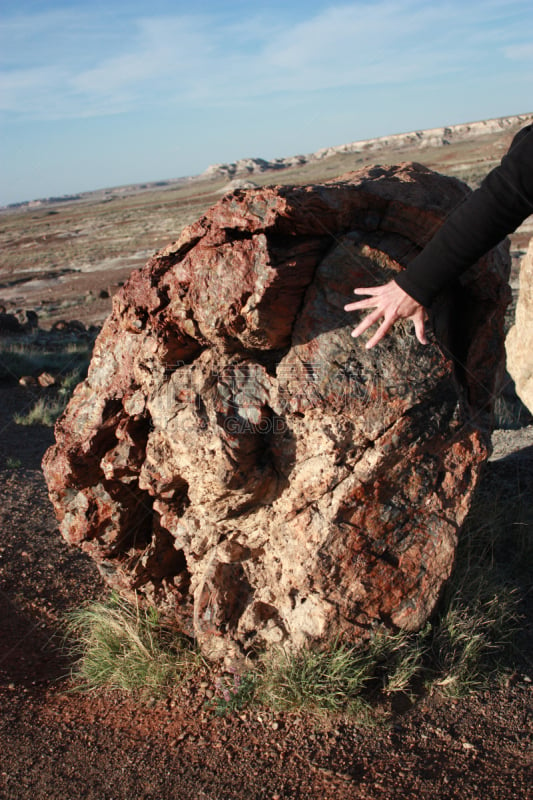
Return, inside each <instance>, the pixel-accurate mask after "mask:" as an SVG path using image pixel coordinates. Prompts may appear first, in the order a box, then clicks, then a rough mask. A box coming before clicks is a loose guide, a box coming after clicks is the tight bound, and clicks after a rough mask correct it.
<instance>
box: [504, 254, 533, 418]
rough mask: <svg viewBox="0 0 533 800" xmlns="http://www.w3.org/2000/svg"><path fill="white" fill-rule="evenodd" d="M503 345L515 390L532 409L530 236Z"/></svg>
mask: <svg viewBox="0 0 533 800" xmlns="http://www.w3.org/2000/svg"><path fill="white" fill-rule="evenodd" d="M505 349H506V350H507V369H508V371H509V374H510V375H511V377H512V378H513V380H514V382H515V386H516V393H517V395H518V396H519V397H520V399H521V400H522V402H523V403H524V405H525V406H527V407H528V409H529V410H530V411H531V412H533V239H531V241H530V243H529V249H528V251H527V253H526V255H525V256H524V258H523V260H522V265H521V267H520V292H519V295H518V303H517V306H516V317H515V324H514V325H513V327H512V328H511V330H510V331H509V333H508V335H507V340H506V342H505Z"/></svg>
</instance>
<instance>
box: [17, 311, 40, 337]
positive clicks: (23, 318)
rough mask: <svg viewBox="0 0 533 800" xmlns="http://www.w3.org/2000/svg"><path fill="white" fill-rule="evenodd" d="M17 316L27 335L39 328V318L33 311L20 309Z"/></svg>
mask: <svg viewBox="0 0 533 800" xmlns="http://www.w3.org/2000/svg"><path fill="white" fill-rule="evenodd" d="M15 316H16V318H17V319H18V321H19V322H20V324H21V325H22V327H23V328H24V330H25V331H26V332H27V333H29V332H31V331H35V330H37V328H38V327H39V317H38V315H37V312H36V311H33V309H26V308H18V309H17V310H16V311H15Z"/></svg>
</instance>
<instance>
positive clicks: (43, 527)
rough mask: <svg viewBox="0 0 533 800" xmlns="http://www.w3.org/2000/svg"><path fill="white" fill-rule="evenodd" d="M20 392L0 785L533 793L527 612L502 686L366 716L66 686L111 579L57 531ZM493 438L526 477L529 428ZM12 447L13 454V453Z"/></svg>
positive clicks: (3, 627) (1, 595)
mask: <svg viewBox="0 0 533 800" xmlns="http://www.w3.org/2000/svg"><path fill="white" fill-rule="evenodd" d="M29 400H30V398H29V396H28V390H26V389H22V388H19V387H17V386H16V385H11V386H4V388H2V389H1V390H0V409H1V413H0V428H1V430H2V439H1V446H0V457H1V462H2V466H3V468H2V470H1V473H0V475H1V481H0V487H1V488H0V494H1V499H0V503H1V506H0V507H1V511H0V515H1V520H2V540H1V543H0V708H1V711H0V741H1V743H2V746H1V748H0V797H2V798H5V800H30V798H31V800H45V798H46V800H52V799H55V798H57V800H65V799H66V798H76V797H80V796H83V797H85V798H87V800H122V798H123V799H124V800H126V799H127V800H138V799H139V800H140V799H141V798H143V800H167V799H168V800H170V799H172V800H173V799H174V798H176V800H177V799H178V798H179V800H189V799H190V800H230V799H231V800H260V798H269V799H270V800H275V798H286V799H287V800H289V798H291V799H292V798H302V800H303V799H304V798H305V800H344V799H345V798H348V799H350V798H354V800H355V798H358V799H359V798H360V799H361V800H363V798H364V799H365V800H382V799H383V800H391V799H396V798H397V799H398V800H411V798H415V797H416V798H418V800H435V798H440V799H442V800H447V799H448V798H449V799H450V800H451V798H457V799H458V800H459V799H460V800H470V799H471V800H479V799H480V798H487V800H489V799H490V800H525V799H526V798H528V797H531V796H533V795H532V794H531V786H532V785H533V784H532V781H531V779H532V778H533V759H532V752H533V721H532V716H531V712H532V710H533V709H532V694H533V691H532V687H533V684H532V682H531V678H532V670H531V667H532V664H533V630H532V629H531V626H529V627H526V630H525V632H524V633H523V635H522V638H521V640H520V643H519V645H520V650H521V652H520V654H518V656H517V663H516V666H515V669H514V671H512V672H511V673H510V674H509V676H508V678H507V680H506V681H505V683H504V685H503V686H498V685H494V686H492V687H490V688H489V689H488V690H486V691H484V692H482V693H481V694H478V695H475V696H472V697H470V698H467V699H461V700H450V699H443V698H440V697H439V696H438V695H430V696H421V697H419V698H418V699H417V700H416V701H412V700H410V699H409V698H407V697H402V698H396V699H395V700H394V701H391V702H390V703H388V702H385V703H383V702H382V703H381V705H380V706H379V707H378V708H376V710H375V712H374V713H373V714H372V722H371V723H369V722H368V721H366V722H365V721H364V720H361V721H353V720H349V719H344V718H331V719H328V720H323V721H317V720H316V719H313V718H310V717H306V716H296V715H289V714H281V715H273V714H272V713H269V712H264V711H258V710H254V711H251V710H248V711H245V712H244V713H242V712H241V713H233V714H229V715H228V716H225V717H218V716H216V715H214V713H213V712H212V711H211V710H209V709H208V708H207V704H206V691H207V689H208V685H207V682H206V680H205V678H206V676H205V675H198V677H197V679H196V680H195V681H194V682H193V684H192V686H189V687H188V688H187V689H186V690H185V692H184V691H183V690H179V689H178V690H177V691H176V693H175V694H174V695H173V696H171V697H168V698H165V699H160V700H155V699H152V700H148V701H143V702H141V701H139V700H133V699H128V698H127V697H126V696H122V695H119V694H113V695H111V694H109V695H100V696H96V697H95V696H88V695H81V694H76V693H72V691H71V690H72V687H73V682H72V679H71V678H70V676H69V674H70V665H69V663H68V657H67V656H66V655H65V651H64V649H62V647H61V636H62V630H63V627H62V618H63V614H64V613H65V611H67V610H68V609H72V608H76V607H79V606H80V604H82V603H83V602H85V601H86V600H88V599H97V598H102V597H103V596H104V595H105V592H106V590H105V588H104V586H103V583H102V581H101V579H100V577H99V575H98V572H97V570H96V568H95V566H94V564H93V563H92V562H90V561H89V560H88V559H87V558H85V557H84V556H83V555H82V554H81V553H80V552H78V551H76V550H73V549H71V548H69V547H68V546H67V545H66V544H65V543H64V542H63V541H62V539H61V538H60V536H59V533H58V531H57V527H56V521H55V518H54V516H53V513H52V509H51V505H50V503H49V501H48V498H47V495H46V487H45V485H44V480H43V477H42V473H41V471H40V468H39V465H40V459H41V456H42V454H43V452H44V450H45V449H46V447H47V446H48V445H49V444H50V442H51V440H52V433H51V431H50V429H47V428H23V427H21V426H18V425H16V424H15V423H14V422H13V420H12V415H13V413H14V411H16V410H20V409H21V408H23V407H24V406H25V405H26V404H27V403H28V402H29ZM495 439H496V448H497V449H496V455H497V456H498V458H497V459H496V460H495V461H493V462H491V463H490V464H489V465H488V466H487V475H486V479H487V480H496V481H497V482H501V481H507V482H508V485H509V490H510V491H513V490H516V491H517V492H520V493H523V492H524V491H526V490H528V491H531V490H533V428H531V427H530V428H524V429H521V430H520V431H511V432H507V431H502V432H498V434H497V435H496V436H495ZM509 449H511V451H512V455H510V454H509ZM10 457H11V458H16V460H17V464H20V465H19V466H16V467H11V468H8V467H6V461H8V459H9V458H10ZM11 463H12V462H11ZM513 487H515V488H514V489H513Z"/></svg>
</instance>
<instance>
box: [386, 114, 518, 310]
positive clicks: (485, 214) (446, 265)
mask: <svg viewBox="0 0 533 800" xmlns="http://www.w3.org/2000/svg"><path fill="white" fill-rule="evenodd" d="M531 213H533V125H529V126H528V127H526V128H523V129H522V130H521V131H519V133H518V134H517V135H516V136H515V138H514V139H513V142H512V144H511V147H510V149H509V152H508V153H507V155H505V156H504V158H503V159H502V162H501V164H500V165H499V166H498V167H496V168H495V169H493V170H492V172H490V173H489V174H488V175H487V177H486V178H485V179H484V180H483V182H482V184H481V186H480V187H479V189H477V190H476V191H475V192H473V193H472V194H471V195H469V197H468V198H467V199H466V200H465V201H464V202H463V203H461V205H460V206H459V207H458V208H457V209H455V211H453V212H452V214H451V215H450V216H449V217H448V218H447V219H446V221H445V222H444V224H443V225H442V227H441V228H440V229H439V230H438V231H437V233H436V234H435V236H434V237H433V238H432V239H431V241H430V242H429V243H428V244H427V245H426V247H425V248H424V249H423V251H422V252H421V253H420V254H419V255H418V256H416V258H414V259H413V261H412V262H411V263H410V264H409V266H408V267H407V269H406V270H405V271H404V272H402V273H400V274H399V275H397V276H396V278H395V280H396V283H397V284H398V285H399V286H401V288H402V289H403V290H404V291H406V292H407V293H408V294H409V295H411V297H413V298H414V299H415V300H417V301H418V302H419V303H421V304H422V305H423V306H426V307H429V306H430V305H431V304H432V302H433V300H434V299H435V297H436V296H437V294H438V293H439V292H440V291H441V290H442V289H444V287H445V286H447V285H448V284H450V283H451V282H452V281H453V280H455V279H456V278H457V277H458V276H459V275H460V274H461V273H462V272H464V271H465V270H466V269H468V268H469V267H470V266H472V264H474V263H475V262H476V261H477V260H478V259H479V258H481V256H483V255H484V254H485V253H486V252H487V251H488V250H490V249H491V248H492V247H494V246H495V245H496V244H498V242H500V241H501V240H502V239H504V238H505V236H507V234H508V233H511V232H512V231H514V230H516V228H518V226H519V225H520V224H521V223H522V222H523V221H524V220H525V219H526V217H528V216H529V215H530V214H531Z"/></svg>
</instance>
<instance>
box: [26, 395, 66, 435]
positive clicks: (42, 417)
mask: <svg viewBox="0 0 533 800" xmlns="http://www.w3.org/2000/svg"><path fill="white" fill-rule="evenodd" d="M64 410H65V402H64V401H63V400H62V399H61V398H54V399H50V398H47V397H39V399H38V400H37V401H36V402H35V403H34V404H33V406H31V408H30V409H29V411H27V412H26V413H25V414H14V415H13V419H14V421H15V422H16V423H17V425H26V426H28V425H45V426H46V427H47V428H53V426H54V424H55V422H56V420H57V418H58V417H59V416H60V415H61V414H62V413H63V411H64Z"/></svg>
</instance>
